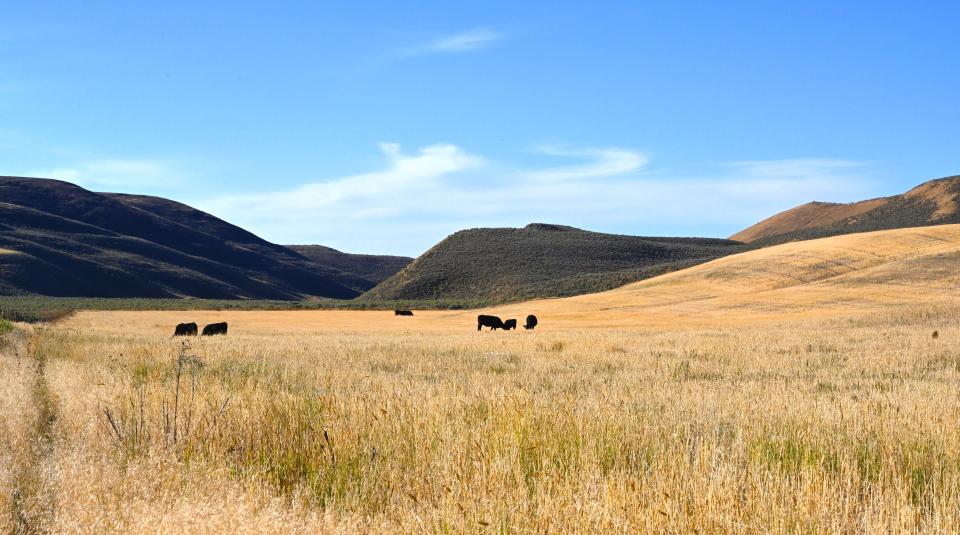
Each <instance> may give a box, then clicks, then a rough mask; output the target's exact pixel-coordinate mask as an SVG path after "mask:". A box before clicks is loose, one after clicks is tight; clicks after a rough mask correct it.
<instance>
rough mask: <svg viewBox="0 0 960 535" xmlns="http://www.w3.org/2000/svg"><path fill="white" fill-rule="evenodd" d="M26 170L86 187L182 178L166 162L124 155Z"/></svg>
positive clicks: (137, 186) (156, 184)
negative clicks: (129, 157) (128, 157)
mask: <svg viewBox="0 0 960 535" xmlns="http://www.w3.org/2000/svg"><path fill="white" fill-rule="evenodd" d="M27 174H29V175H31V176H36V177H41V178H55V179H58V180H65V181H67V182H73V183H75V184H78V185H80V186H83V187H85V188H92V189H103V188H120V189H126V190H128V191H138V190H140V191H142V190H144V189H156V188H170V187H171V186H176V185H177V184H179V183H180V182H181V181H182V179H183V178H182V176H181V175H179V174H178V173H177V172H175V171H174V170H173V169H171V168H170V165H169V164H167V163H165V162H162V161H159V160H149V159H125V158H99V159H90V160H81V161H76V162H71V163H68V164H66V165H60V166H56V167H53V168H49V169H35V170H32V171H29V172H28V173H27Z"/></svg>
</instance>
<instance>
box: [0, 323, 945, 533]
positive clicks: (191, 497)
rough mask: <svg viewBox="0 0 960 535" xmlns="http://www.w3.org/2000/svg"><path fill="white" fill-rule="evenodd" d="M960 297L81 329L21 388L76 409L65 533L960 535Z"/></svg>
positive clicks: (59, 512) (54, 525) (63, 413)
mask: <svg viewBox="0 0 960 535" xmlns="http://www.w3.org/2000/svg"><path fill="white" fill-rule="evenodd" d="M957 312H958V310H957V309H956V308H952V307H942V308H933V307H930V308H924V309H903V310H896V311H893V312H890V313H885V314H882V315H874V316H869V317H860V318H855V319H843V320H829V321H810V322H792V323H783V324H774V325H768V326H764V327H762V328H728V329H710V328H699V329H696V330H683V329H682V328H678V330H672V331H654V330H627V329H624V330H575V331H574V330H572V331H569V332H563V333H558V332H546V331H545V332H533V333H530V332H511V333H486V332H485V333H476V332H473V331H465V332H463V333H462V334H460V333H449V334H429V335H422V334H416V333H400V332H398V333H394V334H389V333H377V334H365V333H363V332H362V331H360V330H357V331H353V332H344V333H340V334H336V335H303V334H299V335H290V336H285V335H277V336H262V335H230V336H227V337H220V338H198V339H194V340H191V345H190V346H189V347H183V346H181V341H180V340H177V339H169V338H166V337H161V336H155V335H127V336H120V335H116V334H105V333H98V332H78V331H72V330H70V329H67V328H65V327H58V328H55V329H52V330H49V331H46V332H43V333H42V334H40V335H38V336H36V337H35V338H34V340H35V342H34V345H33V347H32V348H31V353H32V354H33V355H34V356H33V357H32V358H35V359H36V358H40V359H42V361H43V362H44V363H45V364H44V366H43V383H37V382H35V381H34V382H31V381H33V379H31V378H29V374H21V375H24V377H27V378H26V379H20V380H18V379H15V378H13V377H15V376H16V374H13V375H9V376H8V375H7V374H3V375H2V377H3V379H0V380H3V381H7V382H6V383H4V386H7V385H9V388H11V389H17V388H19V389H20V391H28V390H30V389H34V390H35V389H36V388H37V385H38V384H40V385H43V386H44V387H45V388H46V389H47V391H48V392H47V394H46V397H47V399H49V400H52V401H51V406H52V407H53V408H52V410H54V411H55V419H54V420H53V423H52V424H51V426H50V442H51V444H52V447H51V448H49V449H48V450H44V453H43V458H42V459H38V460H37V463H36V464H37V465H38V466H39V469H37V470H34V474H35V475H36V477H38V478H39V483H38V484H37V486H38V488H37V489H35V490H34V494H36V495H39V496H44V497H46V498H45V499H46V500H47V503H48V505H49V510H48V511H47V512H46V513H47V514H46V515H45V516H43V517H42V519H41V520H42V522H40V523H38V524H37V525H39V526H41V527H42V528H43V529H45V530H48V531H51V532H58V533H69V532H78V533H79V532H147V531H149V532H158V531H159V532H168V533H174V532H185V531H191V532H221V533H225V532H251V533H252V532H258V533H260V532H276V533H289V532H304V533H306V532H317V531H340V532H354V531H362V532H523V533H526V532H580V533H609V532H621V533H634V532H694V531H699V532H700V533H770V532H774V533H779V532H808V533H837V532H848V533H879V532H944V533H948V532H957V531H960V434H958V429H960V411H958V409H960V390H958V388H957V386H958V381H960V324H958V322H957V321H956V319H954V318H955V317H956V315H957ZM933 330H937V331H938V334H939V336H938V337H937V338H934V337H933V336H932V331H933ZM2 362H3V365H4V366H7V367H9V366H13V364H12V363H13V362H14V360H13V359H12V357H9V356H7V357H5V358H4V360H3V361H2ZM26 399H37V398H36V397H35V396H34V397H29V396H26V397H23V398H22V400H26ZM10 403H13V402H10ZM10 403H8V404H6V405H0V410H2V411H3V413H2V414H3V415H4V417H5V418H6V417H7V416H10V415H12V414H14V413H17V412H21V413H23V414H28V413H29V411H30V410H35V409H30V407H29V405H30V404H27V405H23V403H24V402H23V401H19V402H16V403H18V404H10ZM27 419H29V418H27ZM20 427H22V426H20V425H19V424H10V425H8V426H7V427H4V428H0V429H2V430H3V435H2V437H3V438H2V440H6V441H13V440H18V439H14V438H8V437H15V436H19V435H17V432H15V431H10V430H11V429H14V430H15V429H19V428H20ZM27 427H29V426H27ZM10 443H11V444H12V443H13V442H10ZM5 466H6V465H5ZM7 479H10V478H9V477H8V478H7ZM13 479H16V478H15V477H14V478H13ZM6 481H7V480H6V479H5V480H3V483H2V484H3V485H5V487H4V488H7V487H9V484H8V483H7V482H6ZM38 522H39V521H38Z"/></svg>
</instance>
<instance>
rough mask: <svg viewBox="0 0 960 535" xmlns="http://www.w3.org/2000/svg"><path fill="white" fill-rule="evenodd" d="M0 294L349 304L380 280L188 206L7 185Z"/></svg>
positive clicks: (40, 182)
mask: <svg viewBox="0 0 960 535" xmlns="http://www.w3.org/2000/svg"><path fill="white" fill-rule="evenodd" d="M0 249H4V250H7V251H9V252H7V253H5V254H2V255H0V294H7V295H10V294H41V295H52V296H89V297H200V298H213V299H245V298H258V299H303V298H308V297H329V298H337V299H349V298H352V297H355V296H357V295H359V294H360V293H361V292H363V291H365V290H367V289H369V288H371V287H372V286H373V285H374V284H375V282H374V281H371V280H369V279H366V278H365V277H363V276H361V275H357V274H355V273H351V272H348V271H345V270H343V269H340V268H337V267H333V266H331V265H324V264H322V263H318V262H317V261H315V260H311V259H309V258H307V257H306V256H304V255H301V254H299V253H297V252H296V251H293V250H291V249H288V248H286V247H283V246H280V245H276V244H272V243H269V242H267V241H265V240H263V239H260V238H258V237H257V236H255V235H253V234H251V233H250V232H247V231H245V230H243V229H241V228H239V227H236V226H234V225H231V224H229V223H227V222H225V221H222V220H220V219H217V218H216V217H213V216H211V215H209V214H206V213H204V212H201V211H199V210H196V209H194V208H191V207H189V206H187V205H185V204H181V203H178V202H174V201H170V200H167V199H162V198H159V197H149V196H143V195H125V194H116V193H94V192H91V191H88V190H85V189H83V188H81V187H79V186H76V185H74V184H70V183H67V182H62V181H58V180H49V179H37V178H21V177H0Z"/></svg>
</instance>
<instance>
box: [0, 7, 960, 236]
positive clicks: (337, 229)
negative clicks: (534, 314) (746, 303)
mask: <svg viewBox="0 0 960 535" xmlns="http://www.w3.org/2000/svg"><path fill="white" fill-rule="evenodd" d="M147 4H148V3H145V2H115V3H113V2H79V1H78V2H63V3H57V2H15V3H14V2H10V3H6V4H5V5H4V7H3V9H2V15H0V174H15V175H33V176H45V177H51V178H61V179H64V180H69V181H73V182H76V183H78V184H81V185H83V186H85V187H88V188H90V189H94V190H99V191H124V192H133V193H150V194H158V195H163V196H167V197H170V198H173V199H176V200H180V201H183V202H187V203H189V204H192V205H195V206H198V207H201V208H203V209H205V210H208V211H210V212H212V213H214V214H216V215H218V216H220V217H223V218H225V219H227V220H229V221H231V222H233V223H237V224H240V225H242V226H244V227H246V228H248V229H250V230H252V231H254V232H256V233H258V234H260V235H261V236H263V237H265V238H267V239H270V240H272V241H275V242H280V243H321V244H325V245H330V246H333V247H337V248H339V249H343V250H347V251H352V252H375V253H396V254H407V255H416V254H419V253H420V252H422V251H423V250H425V249H426V248H428V247H429V246H430V245H432V244H433V243H435V242H437V241H439V240H440V239H442V238H443V237H444V236H446V235H447V234H449V233H451V232H454V231H456V230H459V229H461V228H468V227H477V226H520V225H524V224H526V223H529V222H532V221H545V222H554V223H563V224H569V225H575V226H580V227H583V228H588V229H593V230H599V231H607V232H617V233H624V234H638V235H706V236H726V235H729V234H731V233H733V232H735V231H737V230H739V229H740V228H742V227H745V226H747V225H749V224H752V223H754V222H756V221H757V220H759V219H761V218H763V217H766V216H768V215H771V214H772V213H775V212H777V211H779V210H782V209H785V208H788V207H791V206H793V205H796V204H798V203H802V202H806V201H810V200H832V201H851V200H856V199H860V198H865V197H871V196H879V195H888V194H893V193H899V192H901V191H903V190H905V189H907V188H909V187H911V186H913V185H916V184H917V183H919V182H922V181H924V180H927V179H931V178H937V177H941V176H946V175H951V174H958V173H960V163H958V159H957V156H958V145H960V143H958V141H960V99H958V97H957V94H958V93H957V91H958V88H960V59H958V58H960V40H958V39H957V37H956V28H957V27H958V25H960V4H957V3H956V2H917V3H911V4H906V3H902V2H882V1H881V2H835V1H830V2H826V1H824V2H820V1H810V2H802V3H801V2H792V3H788V2H724V3H721V2H683V1H678V2H649V3H645V2H576V3H574V2H499V1H486V2H477V3H473V4H467V3H465V2H458V3H455V4H450V3H447V2H382V3H359V2H356V3H353V5H351V6H349V7H345V6H335V5H333V4H334V3H322V2H303V3H284V2H270V3H267V2H262V3H250V5H243V3H234V2H230V3H227V2H223V3H213V2H207V3H203V5H202V6H200V5H197V4H200V3H194V2H182V3H180V2H164V3H150V4H155V5H147ZM325 4H329V5H325ZM344 4H345V3H344ZM518 4H522V5H518Z"/></svg>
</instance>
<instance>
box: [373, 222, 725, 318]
mask: <svg viewBox="0 0 960 535" xmlns="http://www.w3.org/2000/svg"><path fill="white" fill-rule="evenodd" d="M741 249H742V244H740V243H738V242H734V241H730V240H720V239H707V238H642V237H636V236H621V235H615V234H602V233H599V232H589V231H585V230H580V229H576V228H573V227H566V226H561V225H546V224H531V225H527V226H526V227H524V228H521V229H516V228H488V229H472V230H464V231H461V232H457V233H455V234H453V235H451V236H449V237H447V238H446V239H444V240H443V241H441V242H440V243H438V244H437V245H435V246H434V247H433V248H431V249H430V250H429V251H427V252H426V253H424V254H423V255H422V256H420V257H419V258H417V259H416V260H414V261H413V262H412V263H410V265H408V266H407V267H406V268H404V269H403V270H401V271H400V272H399V273H397V274H396V275H394V276H392V277H390V278H389V279H387V280H386V281H384V282H383V283H381V284H380V285H378V286H377V287H376V288H374V289H373V290H370V291H369V292H367V293H366V294H364V295H363V297H362V298H363V299H371V300H376V299H384V300H403V299H410V300H416V299H479V298H482V299H485V300H488V301H489V302H506V301H513V300H521V299H529V298H535V297H554V296H567V295H576V294H582V293H589V292H597V291H602V290H608V289H611V288H615V287H617V286H622V285H624V284H628V283H630V282H634V281H637V280H640V279H644V278H648V277H651V276H655V275H658V274H661V273H664V272H667V271H671V270H675V269H681V268H684V267H688V266H691V265H694V264H698V263H701V262H705V261H707V260H711V259H713V258H717V257H720V256H724V255H727V254H731V253H734V252H738V251H740V250H741Z"/></svg>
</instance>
